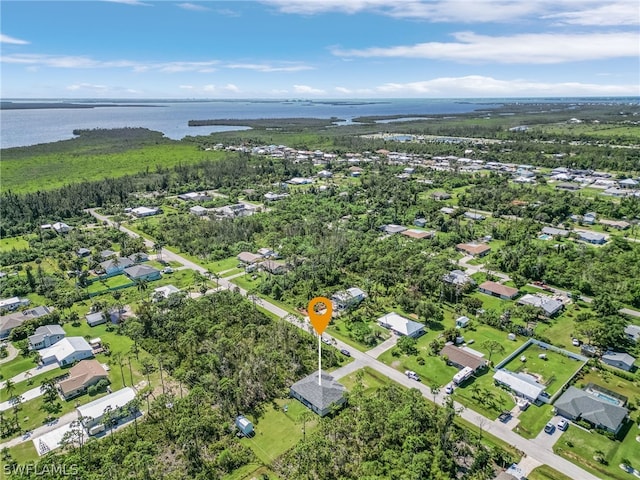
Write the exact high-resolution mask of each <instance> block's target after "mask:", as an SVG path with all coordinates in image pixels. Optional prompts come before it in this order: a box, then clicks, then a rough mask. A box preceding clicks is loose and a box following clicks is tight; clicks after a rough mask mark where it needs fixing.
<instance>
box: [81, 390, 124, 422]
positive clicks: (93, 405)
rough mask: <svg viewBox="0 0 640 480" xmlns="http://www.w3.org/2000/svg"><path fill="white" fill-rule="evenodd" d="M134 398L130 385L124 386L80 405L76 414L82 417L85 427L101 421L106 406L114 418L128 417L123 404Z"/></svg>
mask: <svg viewBox="0 0 640 480" xmlns="http://www.w3.org/2000/svg"><path fill="white" fill-rule="evenodd" d="M135 398H136V391H135V390H134V389H133V388H131V387H125V388H122V389H120V390H118V391H115V392H113V393H110V394H109V395H105V396H104V397H102V398H99V399H97V400H94V401H93V402H89V403H87V404H85V405H81V406H79V407H78V408H77V410H78V416H79V417H80V418H83V419H84V420H83V425H84V426H85V428H86V429H90V428H91V427H93V426H95V425H97V424H99V423H101V422H102V417H103V415H104V412H105V410H106V408H107V407H109V408H110V409H111V412H112V415H114V416H115V417H116V418H123V417H128V416H129V415H130V412H128V411H127V410H125V408H124V407H125V406H126V405H127V404H128V403H129V402H130V401H131V400H133V399H135Z"/></svg>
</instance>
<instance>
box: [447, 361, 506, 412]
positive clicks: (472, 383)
mask: <svg viewBox="0 0 640 480" xmlns="http://www.w3.org/2000/svg"><path fill="white" fill-rule="evenodd" d="M453 398H454V399H455V400H457V401H459V402H460V403H462V404H463V405H464V406H465V407H468V408H470V409H472V410H474V411H476V412H478V413H481V414H482V415H484V416H485V417H487V418H490V419H492V420H495V419H496V418H498V415H500V413H501V412H502V411H504V410H511V409H512V408H513V407H515V405H516V404H515V402H514V401H513V398H512V397H511V395H510V394H509V393H508V392H506V391H505V390H504V389H502V388H500V387H497V386H495V385H494V382H493V371H492V370H487V371H485V372H484V373H482V374H480V375H479V376H477V377H472V379H470V380H467V381H466V382H465V383H464V384H462V385H460V386H458V387H457V388H456V389H455V390H454V392H453Z"/></svg>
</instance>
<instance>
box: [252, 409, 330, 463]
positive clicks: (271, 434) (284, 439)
mask: <svg viewBox="0 0 640 480" xmlns="http://www.w3.org/2000/svg"><path fill="white" fill-rule="evenodd" d="M284 405H287V408H288V410H287V412H285V411H284V409H283V407H284ZM304 412H309V409H307V407H305V406H304V405H302V404H301V403H300V402H298V401H297V400H294V399H292V398H287V399H278V400H276V401H275V402H273V404H271V405H269V406H268V407H267V408H266V410H265V412H264V414H262V415H261V416H260V418H258V419H255V418H252V417H249V419H250V420H251V421H252V422H253V425H254V430H255V433H256V434H255V436H254V437H252V438H243V439H242V440H241V441H242V442H246V445H248V446H249V447H250V448H251V449H252V450H253V452H254V453H255V454H256V456H257V457H258V458H259V459H260V460H261V461H262V462H264V463H265V464H270V463H271V462H273V461H274V460H275V459H276V458H277V457H279V456H280V455H282V454H283V453H284V452H286V451H287V450H289V449H290V448H291V447H293V446H294V445H295V444H296V443H298V442H300V441H301V440H302V437H303V431H302V428H303V422H302V418H301V415H302V414H303V413H304ZM317 418H318V417H317V416H316V415H313V417H312V420H310V421H307V423H306V429H307V430H308V431H310V430H311V429H313V428H314V427H315V426H316V425H317V423H318V420H317Z"/></svg>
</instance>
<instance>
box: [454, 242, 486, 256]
mask: <svg viewBox="0 0 640 480" xmlns="http://www.w3.org/2000/svg"><path fill="white" fill-rule="evenodd" d="M456 250H458V251H459V252H463V253H466V254H467V255H472V256H474V257H484V256H485V255H486V254H488V253H489V252H490V251H491V247H490V246H489V245H487V244H486V243H476V242H471V243H459V244H458V245H456Z"/></svg>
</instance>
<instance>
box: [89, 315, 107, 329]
mask: <svg viewBox="0 0 640 480" xmlns="http://www.w3.org/2000/svg"><path fill="white" fill-rule="evenodd" d="M84 318H86V319H87V324H88V325H89V326H90V327H95V326H96V325H102V324H103V323H107V317H106V315H105V314H104V313H102V312H94V313H87V314H86V315H85V316H84Z"/></svg>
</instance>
